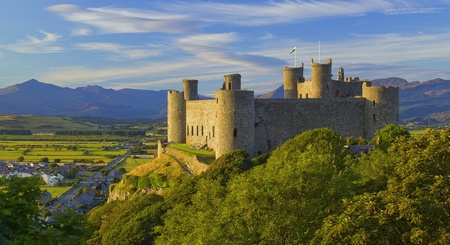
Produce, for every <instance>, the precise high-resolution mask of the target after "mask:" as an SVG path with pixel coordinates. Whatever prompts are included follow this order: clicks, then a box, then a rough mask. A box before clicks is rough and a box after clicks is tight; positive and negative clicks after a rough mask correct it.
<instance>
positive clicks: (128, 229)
mask: <svg viewBox="0 0 450 245" xmlns="http://www.w3.org/2000/svg"><path fill="white" fill-rule="evenodd" d="M164 212H165V211H164V205H163V199H162V197H160V196H157V195H153V194H152V195H145V196H141V197H138V198H135V199H132V200H127V201H114V202H112V203H111V204H110V203H108V204H107V205H104V206H102V207H99V208H95V209H93V210H91V211H90V212H89V220H90V221H91V222H92V223H93V224H94V226H95V227H97V228H98V230H97V231H96V232H95V233H94V236H93V237H92V238H91V239H90V240H89V241H88V243H89V244H152V243H153V241H154V239H155V236H156V235H157V234H155V233H154V232H153V228H154V227H156V226H159V225H162V222H161V216H162V214H163V213H164Z"/></svg>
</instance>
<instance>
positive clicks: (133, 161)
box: [116, 156, 152, 172]
mask: <svg viewBox="0 0 450 245" xmlns="http://www.w3.org/2000/svg"><path fill="white" fill-rule="evenodd" d="M151 160H152V159H149V158H134V157H131V156H129V157H127V158H126V159H125V160H124V161H122V162H121V163H119V164H118V165H117V166H116V169H119V168H125V170H126V171H127V172H129V171H131V170H133V169H135V168H136V167H138V166H140V165H142V164H146V163H149V162H150V161H151Z"/></svg>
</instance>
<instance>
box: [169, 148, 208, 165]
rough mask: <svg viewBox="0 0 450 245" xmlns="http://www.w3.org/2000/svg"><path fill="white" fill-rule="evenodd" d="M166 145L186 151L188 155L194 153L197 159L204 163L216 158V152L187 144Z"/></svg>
mask: <svg viewBox="0 0 450 245" xmlns="http://www.w3.org/2000/svg"><path fill="white" fill-rule="evenodd" d="M168 147H171V148H174V149H178V150H181V151H184V152H186V153H187V154H188V155H191V156H193V155H196V156H197V158H198V160H200V161H202V162H204V163H208V164H209V163H211V162H213V161H214V160H215V159H216V152H214V151H206V150H196V149H192V148H190V147H189V145H187V144H170V145H168Z"/></svg>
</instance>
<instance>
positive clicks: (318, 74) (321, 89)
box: [311, 58, 332, 98]
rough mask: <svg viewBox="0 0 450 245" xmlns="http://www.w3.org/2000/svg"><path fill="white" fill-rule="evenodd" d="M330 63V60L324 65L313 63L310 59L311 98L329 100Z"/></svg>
mask: <svg viewBox="0 0 450 245" xmlns="http://www.w3.org/2000/svg"><path fill="white" fill-rule="evenodd" d="M331 63H332V62H331V58H330V59H328V61H327V63H325V64H320V63H314V60H313V59H311V82H312V91H311V93H312V94H311V98H330V90H329V85H330V84H331Z"/></svg>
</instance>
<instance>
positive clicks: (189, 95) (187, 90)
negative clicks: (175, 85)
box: [183, 79, 198, 101]
mask: <svg viewBox="0 0 450 245" xmlns="http://www.w3.org/2000/svg"><path fill="white" fill-rule="evenodd" d="M183 91H184V99H185V100H186V101H189V100H198V80H191V79H183Z"/></svg>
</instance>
